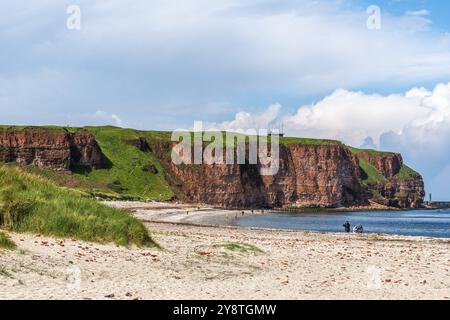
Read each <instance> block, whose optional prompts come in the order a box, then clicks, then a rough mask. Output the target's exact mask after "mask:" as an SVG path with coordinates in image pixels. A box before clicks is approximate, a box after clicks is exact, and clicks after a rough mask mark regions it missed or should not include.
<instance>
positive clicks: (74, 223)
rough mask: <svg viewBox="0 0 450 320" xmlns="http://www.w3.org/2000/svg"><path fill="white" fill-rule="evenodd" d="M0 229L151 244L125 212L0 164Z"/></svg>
mask: <svg viewBox="0 0 450 320" xmlns="http://www.w3.org/2000/svg"><path fill="white" fill-rule="evenodd" d="M0 227H1V228H3V229H7V230H12V231H16V232H32V233H38V234H43V235H48V236H57V237H70V238H76V239H80V240H85V241H94V242H100V243H109V242H114V243H116V244H118V245H124V246H128V245H132V244H135V245H138V246H152V245H155V243H154V242H153V240H152V239H151V237H150V235H149V233H148V230H147V229H146V227H145V226H144V225H143V224H142V223H141V222H139V221H138V220H137V219H135V218H133V217H131V216H130V215H128V214H127V213H126V212H124V211H121V210H118V209H114V208H110V207H107V206H104V205H102V204H100V203H98V202H97V201H95V200H93V199H89V198H86V197H84V196H83V195H82V194H81V193H80V192H78V191H76V190H69V189H65V188H61V187H58V186H56V185H55V184H54V183H53V182H51V181H49V180H47V179H45V178H42V177H39V176H36V175H32V174H29V173H25V172H23V171H21V170H19V169H17V168H11V167H7V166H4V165H0Z"/></svg>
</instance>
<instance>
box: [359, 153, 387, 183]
mask: <svg viewBox="0 0 450 320" xmlns="http://www.w3.org/2000/svg"><path fill="white" fill-rule="evenodd" d="M359 168H360V171H361V182H362V183H363V184H364V185H371V184H377V183H384V182H385V181H386V178H385V177H384V176H383V175H382V174H381V173H380V172H379V171H378V170H377V168H375V167H374V166H373V165H372V164H371V163H370V162H368V161H366V160H365V159H363V158H359Z"/></svg>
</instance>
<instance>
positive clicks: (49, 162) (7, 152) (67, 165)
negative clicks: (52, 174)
mask: <svg viewBox="0 0 450 320" xmlns="http://www.w3.org/2000/svg"><path fill="white" fill-rule="evenodd" d="M0 161H1V162H6V163H7V162H17V163H19V164H22V165H35V166H37V167H40V168H48V169H53V170H57V171H69V170H70V169H71V168H72V167H73V166H84V167H88V168H91V169H93V168H100V167H104V166H106V165H107V162H108V161H107V159H106V157H105V156H104V155H103V153H102V152H101V150H100V147H99V146H98V144H97V142H96V140H95V138H94V136H92V135H91V134H89V133H88V132H87V131H85V130H83V129H80V130H77V131H76V132H75V133H69V132H68V131H66V130H62V129H48V128H25V129H23V130H17V129H3V130H0Z"/></svg>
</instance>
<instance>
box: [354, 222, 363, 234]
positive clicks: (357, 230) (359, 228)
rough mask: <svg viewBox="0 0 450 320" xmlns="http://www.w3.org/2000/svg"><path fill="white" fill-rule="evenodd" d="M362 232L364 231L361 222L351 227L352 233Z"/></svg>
mask: <svg viewBox="0 0 450 320" xmlns="http://www.w3.org/2000/svg"><path fill="white" fill-rule="evenodd" d="M363 232H364V229H363V226H362V225H361V224H359V225H357V226H355V227H354V228H353V233H363Z"/></svg>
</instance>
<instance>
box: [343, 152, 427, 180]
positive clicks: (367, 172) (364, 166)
mask: <svg viewBox="0 0 450 320" xmlns="http://www.w3.org/2000/svg"><path fill="white" fill-rule="evenodd" d="M348 148H349V150H350V151H351V152H352V153H353V154H355V155H356V156H358V155H359V154H361V153H362V152H364V153H368V154H370V155H374V156H386V155H395V154H396V153H394V152H386V151H378V150H372V149H357V148H353V147H348ZM358 159H359V166H360V170H361V180H362V183H363V184H365V185H370V184H377V183H384V182H385V181H386V180H387V179H386V177H384V176H383V175H382V174H381V172H379V171H378V170H377V169H376V168H375V167H374V166H373V165H372V164H371V163H369V162H368V161H366V160H365V159H363V158H361V157H358ZM420 177H421V176H420V174H419V173H418V172H416V171H414V170H413V169H411V168H410V167H408V166H407V165H405V164H403V166H402V167H401V168H400V171H399V172H398V173H397V174H396V175H395V176H394V179H400V180H408V179H416V178H420Z"/></svg>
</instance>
